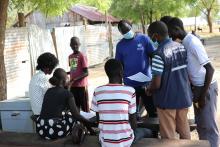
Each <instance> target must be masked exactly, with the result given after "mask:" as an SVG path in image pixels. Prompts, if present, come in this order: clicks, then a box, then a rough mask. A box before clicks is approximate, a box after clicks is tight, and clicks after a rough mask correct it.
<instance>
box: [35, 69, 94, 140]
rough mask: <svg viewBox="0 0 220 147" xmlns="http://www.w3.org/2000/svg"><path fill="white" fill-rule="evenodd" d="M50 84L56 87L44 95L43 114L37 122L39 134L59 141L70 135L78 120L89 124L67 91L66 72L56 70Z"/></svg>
mask: <svg viewBox="0 0 220 147" xmlns="http://www.w3.org/2000/svg"><path fill="white" fill-rule="evenodd" d="M49 82H50V83H51V84H52V85H53V86H54V87H52V88H50V89H48V90H47V92H46V93H45V95H44V101H43V105H42V109H41V113H40V116H39V117H38V118H37V120H36V123H37V125H36V130H37V133H38V134H39V135H40V136H41V137H42V138H45V139H57V138H62V137H65V136H67V135H68V134H70V132H71V130H72V126H73V123H74V122H75V121H76V120H78V121H81V122H83V123H85V124H89V123H90V122H89V121H88V120H87V119H85V118H84V117H82V116H81V115H80V114H79V111H78V109H77V107H76V104H75V101H74V97H73V95H72V94H71V92H69V91H68V90H67V89H65V87H66V86H67V74H66V72H65V71H64V70H63V69H61V68H58V69H56V70H55V72H54V74H53V77H52V78H50V80H49ZM69 110H70V111H69Z"/></svg>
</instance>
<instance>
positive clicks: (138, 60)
mask: <svg viewBox="0 0 220 147" xmlns="http://www.w3.org/2000/svg"><path fill="white" fill-rule="evenodd" d="M118 30H119V32H120V33H121V34H122V35H123V38H122V39H121V40H120V41H119V43H118V44H117V46H116V55H115V58H116V59H117V60H119V61H120V62H121V63H122V65H123V68H124V75H123V81H124V84H125V85H128V86H131V87H133V88H134V89H135V92H136V98H137V100H136V102H137V106H138V104H139V98H140V97H141V98H142V101H143V103H144V106H145V108H146V110H147V112H148V115H149V117H157V114H156V108H155V107H154V104H153V100H152V98H151V97H147V96H146V94H145V91H144V87H145V86H146V85H147V84H148V83H149V82H150V81H151V78H152V76H151V70H150V66H149V65H150V56H151V55H152V53H153V52H154V50H155V48H154V46H153V45H152V43H151V41H150V39H149V37H147V36H146V35H143V34H140V33H134V32H133V30H132V25H131V23H130V22H128V21H127V20H121V21H120V22H119V24H118ZM137 108H138V107H137Z"/></svg>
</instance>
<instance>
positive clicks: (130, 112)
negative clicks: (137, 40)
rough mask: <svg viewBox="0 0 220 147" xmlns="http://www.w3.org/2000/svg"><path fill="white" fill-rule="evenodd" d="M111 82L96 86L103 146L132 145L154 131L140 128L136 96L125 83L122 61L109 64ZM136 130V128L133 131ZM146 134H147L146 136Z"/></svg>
mask: <svg viewBox="0 0 220 147" xmlns="http://www.w3.org/2000/svg"><path fill="white" fill-rule="evenodd" d="M105 72H106V74H107V76H108V78H109V84H107V85H104V86H100V87H98V88H96V89H95V92H94V97H93V100H92V108H91V109H92V110H93V111H95V112H96V115H97V119H98V122H99V129H100V134H99V140H100V142H101V145H102V146H103V147H111V146H114V147H129V146H131V144H132V142H133V140H134V134H135V140H136V139H140V138H141V137H140V136H141V134H142V136H145V137H147V136H148V137H149V136H150V135H149V134H150V133H151V132H150V130H148V129H138V130H137V129H136V97H135V90H134V88H132V87H129V86H124V85H122V77H123V70H122V65H121V63H120V61H118V60H115V59H110V60H108V61H107V62H106V64H105ZM133 130H135V131H133ZM143 134H144V135H143Z"/></svg>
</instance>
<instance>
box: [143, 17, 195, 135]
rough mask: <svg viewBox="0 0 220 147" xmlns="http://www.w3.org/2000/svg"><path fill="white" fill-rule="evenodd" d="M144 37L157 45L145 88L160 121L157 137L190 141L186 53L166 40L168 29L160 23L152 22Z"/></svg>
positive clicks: (169, 40) (189, 103) (175, 44)
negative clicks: (149, 79) (150, 79)
mask: <svg viewBox="0 0 220 147" xmlns="http://www.w3.org/2000/svg"><path fill="white" fill-rule="evenodd" d="M148 35H149V36H150V38H151V39H152V40H153V41H156V40H157V41H158V43H159V46H158V48H157V51H156V52H155V53H154V55H153V58H152V75H153V79H152V82H151V83H150V85H149V86H148V87H147V90H146V93H147V95H150V94H151V93H152V94H153V99H154V104H155V106H156V107H157V113H158V117H159V122H160V134H161V138H163V139H164V138H168V139H175V138H176V131H177V132H178V133H179V134H180V139H190V129H189V123H188V119H187V113H188V108H189V107H190V106H191V105H192V94H191V89H190V83H189V79H188V73H187V52H186V49H185V48H184V46H183V45H181V44H180V43H177V42H174V41H172V39H169V37H168V29H167V26H166V24H165V23H163V22H162V21H156V22H153V23H152V24H151V25H150V26H149V28H148Z"/></svg>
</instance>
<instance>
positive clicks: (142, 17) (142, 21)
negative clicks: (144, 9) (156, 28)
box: [141, 13, 146, 34]
mask: <svg viewBox="0 0 220 147" xmlns="http://www.w3.org/2000/svg"><path fill="white" fill-rule="evenodd" d="M141 26H142V32H143V33H144V34H145V33H146V29H145V18H144V14H143V13H142V14H141Z"/></svg>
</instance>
